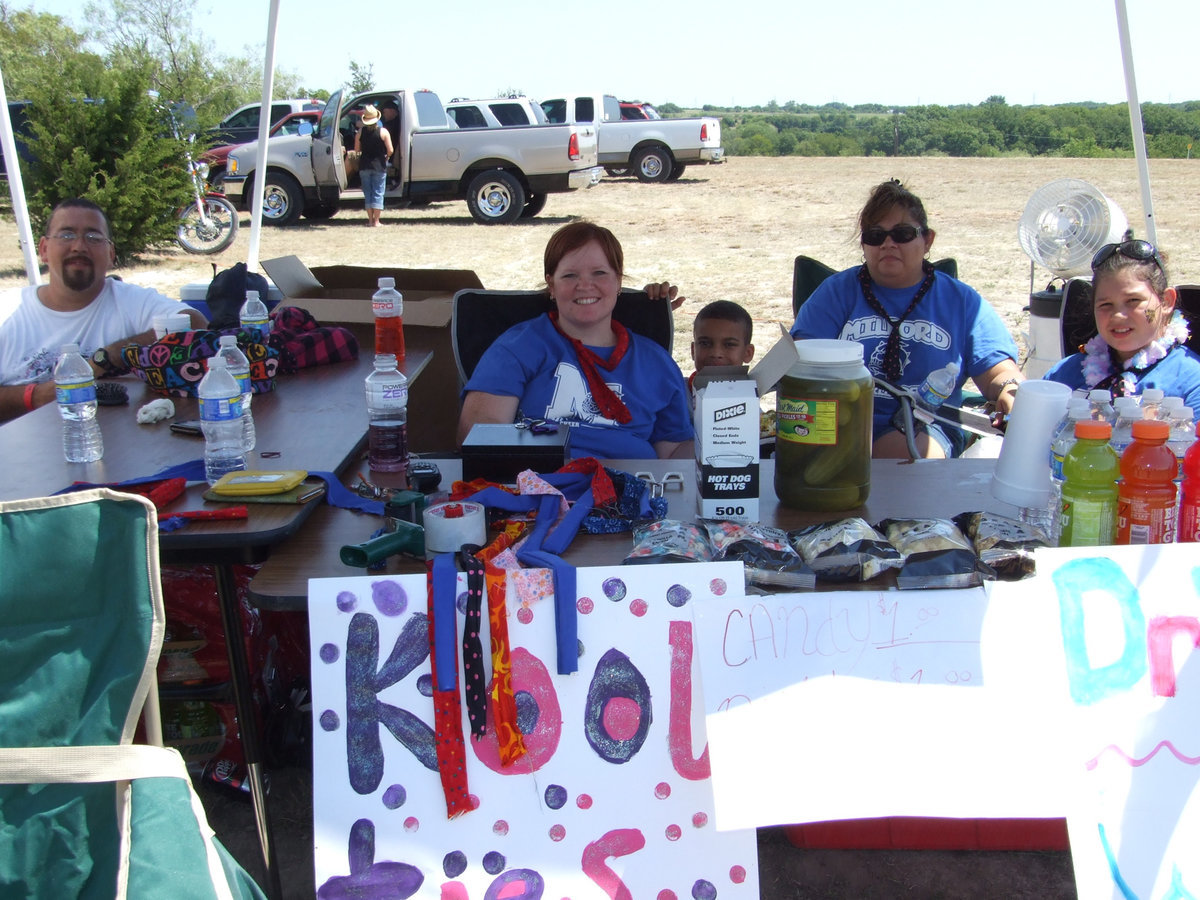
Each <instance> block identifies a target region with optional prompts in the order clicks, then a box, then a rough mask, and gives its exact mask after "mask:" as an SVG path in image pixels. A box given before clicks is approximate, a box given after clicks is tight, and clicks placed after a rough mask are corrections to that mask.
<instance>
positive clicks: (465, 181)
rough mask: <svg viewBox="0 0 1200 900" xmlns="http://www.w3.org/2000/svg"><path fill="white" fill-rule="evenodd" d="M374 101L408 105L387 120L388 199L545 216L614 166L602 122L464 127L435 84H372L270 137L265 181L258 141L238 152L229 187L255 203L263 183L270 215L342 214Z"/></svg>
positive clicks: (488, 217) (491, 218) (484, 214)
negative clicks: (604, 149) (561, 198)
mask: <svg viewBox="0 0 1200 900" xmlns="http://www.w3.org/2000/svg"><path fill="white" fill-rule="evenodd" d="M368 103H370V104H372V105H374V106H376V107H379V108H383V107H386V106H388V105H389V104H391V105H394V106H395V109H396V110H397V111H398V113H399V115H398V116H396V117H395V118H394V119H393V120H392V122H391V123H388V122H385V123H384V124H385V125H386V127H388V128H389V130H390V131H391V132H392V143H393V145H394V147H395V154H394V156H393V158H392V160H391V164H390V165H389V167H388V179H387V188H386V190H385V193H384V205H385V206H391V207H408V206H424V205H426V204H428V203H432V202H438V201H443V200H465V201H466V203H467V208H468V209H469V210H470V211H471V215H472V217H474V219H475V221H477V222H482V223H483V224H485V225H499V224H506V223H510V222H515V221H517V220H518V219H521V218H529V217H531V216H535V215H537V214H538V213H539V212H541V210H542V208H543V207H544V206H545V205H546V195H547V194H553V193H561V192H564V191H574V190H578V189H580V188H587V187H591V186H592V185H594V184H597V183H598V182H599V181H600V178H601V176H603V174H604V169H603V168H602V167H601V166H599V165H598V164H597V152H598V150H597V138H596V127H595V126H594V125H583V124H581V125H558V126H554V125H538V126H528V127H523V128H522V127H518V128H502V129H479V130H461V129H457V128H454V127H453V125H452V124H451V123H449V122H448V121H447V118H446V110H445V108H444V107H443V106H442V101H441V100H440V99H439V98H438V95H437V94H435V93H433V92H432V91H412V90H396V91H371V92H368V93H363V94H358V95H356V96H354V97H351V98H350V99H348V100H343V99H342V92H341V91H338V92H336V93H335V94H334V95H333V96H332V97H330V98H329V102H328V103H327V104H326V105H325V109H324V111H323V112H322V114H321V120H320V122H319V123H318V125H317V128H316V130H315V131H313V132H311V133H308V132H307V131H306V133H302V134H298V135H295V136H291V137H274V138H272V139H271V140H270V141H269V142H268V145H267V171H266V174H265V176H264V177H263V178H262V180H261V181H260V180H259V173H258V172H256V171H254V166H255V164H256V162H257V154H258V144H257V142H255V143H250V144H245V145H243V146H240V147H238V148H237V149H236V150H234V151H233V152H231V153H230V154H229V160H228V164H227V169H226V174H225V195H226V196H227V197H228V198H229V199H230V200H231V201H233V203H234V204H235V205H238V206H239V207H240V208H242V209H249V208H250V205H251V198H252V197H253V196H254V191H256V190H263V191H264V202H263V222H264V223H266V224H271V225H291V224H293V223H294V222H296V221H297V220H298V219H299V218H300V216H301V215H303V216H306V217H307V218H310V219H327V218H329V217H330V216H333V215H336V214H337V211H338V209H339V208H340V206H341V204H342V201H343V200H348V199H350V198H351V197H361V188H360V185H359V181H358V175H357V170H356V168H355V166H354V158H353V156H351V157H349V159H348V157H347V153H346V148H347V147H353V146H354V133H355V131H356V129H357V127H358V124H359V120H360V118H361V113H362V109H363V107H364V106H365V105H366V104H368ZM348 163H349V165H348Z"/></svg>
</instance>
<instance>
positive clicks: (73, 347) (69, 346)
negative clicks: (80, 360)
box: [61, 344, 79, 356]
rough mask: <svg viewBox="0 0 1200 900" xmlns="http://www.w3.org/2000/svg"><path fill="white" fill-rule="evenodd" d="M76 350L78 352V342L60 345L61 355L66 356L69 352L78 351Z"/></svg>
mask: <svg viewBox="0 0 1200 900" xmlns="http://www.w3.org/2000/svg"><path fill="white" fill-rule="evenodd" d="M78 352H79V345H78V344H63V345H62V351H61V353H62V355H63V356H67V355H69V354H71V353H78Z"/></svg>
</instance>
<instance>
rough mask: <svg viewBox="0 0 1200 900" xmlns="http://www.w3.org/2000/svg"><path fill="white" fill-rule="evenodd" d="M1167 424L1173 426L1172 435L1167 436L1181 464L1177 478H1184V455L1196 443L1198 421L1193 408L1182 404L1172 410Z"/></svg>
mask: <svg viewBox="0 0 1200 900" xmlns="http://www.w3.org/2000/svg"><path fill="white" fill-rule="evenodd" d="M1167 399H1168V400H1170V399H1171V398H1170V397H1168V398H1167ZM1167 424H1168V425H1170V426H1171V436H1170V437H1169V438H1167V446H1168V447H1170V448H1171V452H1172V453H1174V454H1175V461H1176V463H1178V466H1179V468H1178V470H1177V471H1176V473H1175V480H1176V481H1179V480H1180V479H1181V478H1183V460H1184V457H1185V456H1186V455H1187V452H1188V450H1190V449H1191V447H1192V444H1194V443H1196V423H1195V421H1194V420H1193V419H1192V408H1191V407H1190V406H1180V407H1179V408H1178V409H1174V410H1172V411H1171V417H1170V418H1169V419H1167Z"/></svg>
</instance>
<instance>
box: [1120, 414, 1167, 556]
mask: <svg viewBox="0 0 1200 900" xmlns="http://www.w3.org/2000/svg"><path fill="white" fill-rule="evenodd" d="M1170 434H1171V426H1170V425H1168V424H1167V423H1166V422H1159V421H1156V420H1147V419H1143V420H1142V421H1140V422H1134V423H1133V443H1131V444H1130V445H1129V447H1128V448H1127V449H1126V450H1125V452H1124V453H1123V454H1122V455H1121V484H1120V486H1119V488H1118V491H1117V543H1118V544H1170V543H1173V542H1174V541H1175V472H1176V469H1177V466H1176V463H1175V454H1174V453H1172V452H1171V449H1170V448H1169V447H1168V446H1167V438H1168V437H1170Z"/></svg>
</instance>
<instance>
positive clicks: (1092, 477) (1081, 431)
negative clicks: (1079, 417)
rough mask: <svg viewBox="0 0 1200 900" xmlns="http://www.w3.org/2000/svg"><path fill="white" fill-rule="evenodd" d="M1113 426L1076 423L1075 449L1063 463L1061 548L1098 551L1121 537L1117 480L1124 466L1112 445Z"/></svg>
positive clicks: (1101, 423) (1071, 450)
mask: <svg viewBox="0 0 1200 900" xmlns="http://www.w3.org/2000/svg"><path fill="white" fill-rule="evenodd" d="M1110 437H1112V426H1111V425H1109V424H1108V423H1107V422H1096V421H1093V420H1091V419H1088V420H1086V421H1081V422H1076V423H1075V446H1074V447H1072V448H1071V449H1070V451H1068V453H1067V458H1066V459H1065V460H1063V476H1064V480H1063V486H1062V497H1063V499H1062V518H1061V522H1062V534H1061V536H1060V537H1059V542H1058V543H1059V546H1061V547H1098V546H1105V545H1107V544H1112V543H1113V542H1115V540H1116V537H1117V478H1118V477H1119V476H1120V474H1121V463H1120V460H1118V458H1117V454H1116V453H1114V452H1113V448H1112V447H1110V446H1109V445H1108V439H1109V438H1110Z"/></svg>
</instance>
